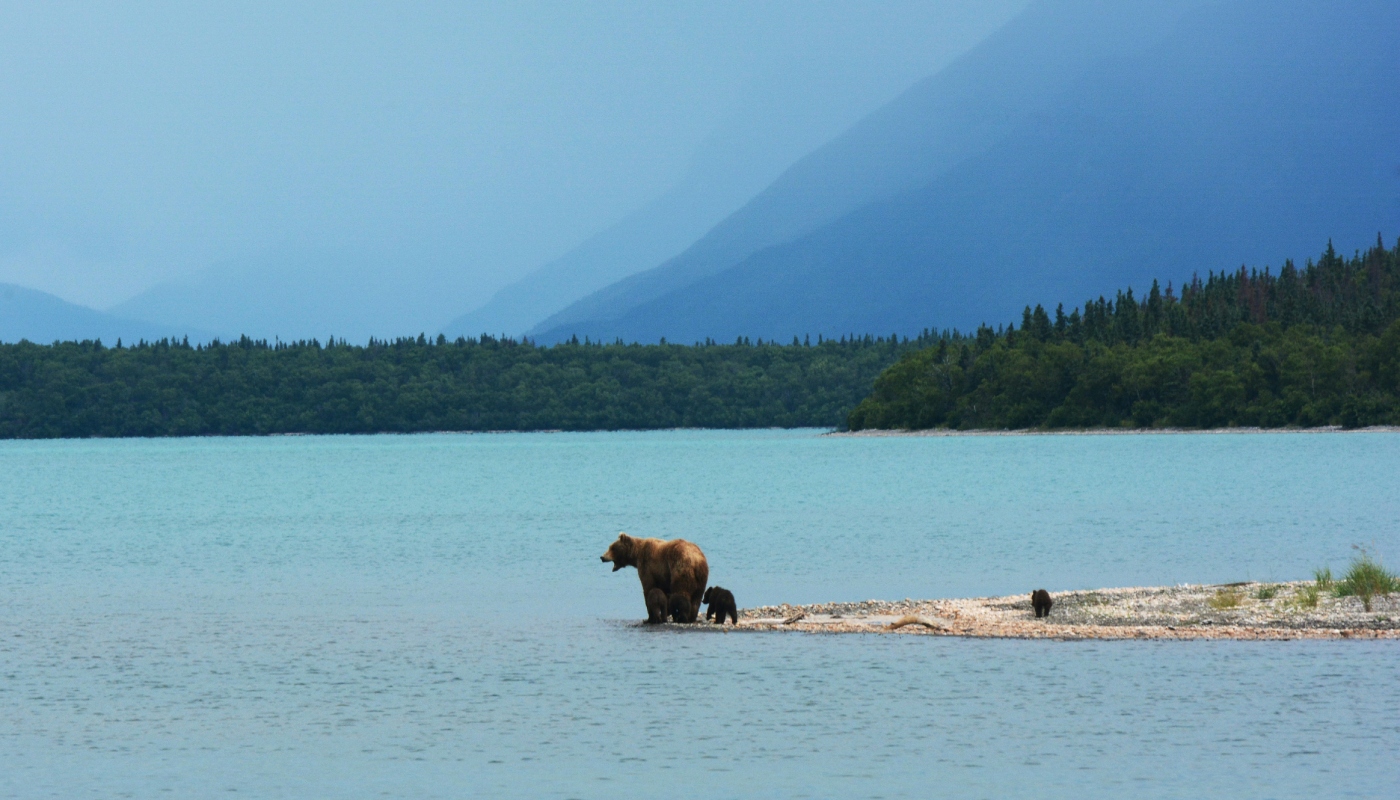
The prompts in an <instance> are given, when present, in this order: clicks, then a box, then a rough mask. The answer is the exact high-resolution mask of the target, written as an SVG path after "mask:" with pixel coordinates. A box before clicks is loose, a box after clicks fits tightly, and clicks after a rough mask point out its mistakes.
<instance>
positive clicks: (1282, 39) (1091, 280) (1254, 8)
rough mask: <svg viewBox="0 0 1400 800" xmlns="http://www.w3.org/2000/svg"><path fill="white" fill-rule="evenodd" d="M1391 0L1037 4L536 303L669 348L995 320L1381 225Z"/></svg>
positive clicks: (1394, 220) (1398, 134)
mask: <svg viewBox="0 0 1400 800" xmlns="http://www.w3.org/2000/svg"><path fill="white" fill-rule="evenodd" d="M1396 31H1400V5H1397V4H1394V3H1387V2H1375V1H1373V0H1372V1H1367V0H1361V1H1359V2H1338V3H1327V4H1318V3H1309V2H1274V1H1273V0H1269V1H1267V2H1266V1H1265V0H1229V1H1228V2H1214V3H1159V4H1120V3H1095V2H1082V1H1081V2H1042V3H1036V4H1034V5H1033V6H1032V7H1031V8H1030V9H1028V10H1027V11H1026V12H1025V13H1024V14H1023V15H1022V16H1021V17H1019V18H1018V19H1017V20H1015V21H1013V22H1012V23H1011V24H1009V25H1008V26H1006V28H1004V29H1003V30H1001V31H999V32H998V33H997V34H995V35H994V36H993V37H991V38H989V39H988V40H987V41H986V42H984V43H983V44H982V45H980V46H979V47H978V48H977V49H976V50H974V51H973V52H972V53H970V54H968V55H967V56H965V57H964V58H962V59H960V60H959V61H958V62H957V63H956V64H954V65H953V66H951V67H949V68H947V69H946V70H944V71H943V72H941V73H940V74H938V75H936V76H934V77H933V78H931V79H929V80H928V81H925V82H923V83H922V84H920V85H919V86H916V87H915V88H913V89H911V90H910V91H909V92H908V93H906V94H905V95H904V96H903V97H901V98H900V99H898V100H896V101H895V102H894V103H892V104H891V105H890V106H888V107H887V108H885V109H882V110H881V111H880V112H877V113H876V114H875V115H873V116H872V117H870V118H869V119H867V120H865V121H864V122H862V123H861V124H860V125H858V126H856V127H855V128H854V129H853V130H851V131H850V132H848V133H847V134H846V135H844V136H842V137H840V138H838V139H837V140H836V141H833V142H832V143H830V144H829V145H827V146H826V147H824V148H822V149H821V150H819V151H817V152H816V153H814V154H812V155H811V156H809V157H808V158H806V159H804V160H803V161H802V162H800V163H799V164H797V165H796V166H794V167H793V168H792V169H791V170H789V171H788V172H787V173H786V174H784V175H783V176H782V177H781V178H779V179H778V181H776V182H775V183H774V184H773V185H772V186H770V187H769V188H768V189H766V190H765V191H764V192H763V193H761V194H760V195H759V196H758V197H756V198H755V199H754V200H753V201H751V202H750V203H749V204H747V205H746V206H745V207H744V208H743V209H740V210H739V211H738V212H736V213H735V214H734V215H732V216H731V217H730V218H728V219H726V220H725V221H724V222H722V223H721V224H720V225H718V226H716V227H715V228H714V229H713V230H711V231H710V232H709V233H707V234H706V235H705V236H704V237H702V238H701V239H700V240H699V241H698V242H696V243H695V244H694V245H692V246H691V247H689V248H688V249H687V250H686V251H684V252H682V253H681V254H679V255H677V256H675V257H674V258H672V259H670V260H668V261H667V262H665V263H664V264H662V265H660V266H658V267H657V268H655V269H653V270H650V271H648V272H645V273H642V274H639V275H636V276H632V277H630V278H627V279H625V280H623V281H620V282H618V283H617V284H614V285H612V286H609V287H607V288H605V289H603V290H601V291H599V292H597V293H595V294H593V295H591V296H589V297H587V298H584V299H582V300H580V301H579V302H577V303H575V304H573V305H571V306H570V307H568V308H565V309H563V310H561V311H560V312H558V313H557V314H555V315H552V316H551V317H550V318H548V319H546V320H544V321H543V322H542V323H540V324H539V325H537V326H536V327H535V328H534V330H533V331H532V334H533V335H534V336H535V337H537V338H538V339H539V340H540V341H543V342H549V341H558V340H560V339H564V338H568V337H570V336H573V335H577V336H579V337H580V338H583V337H585V336H587V337H590V338H593V339H604V340H611V339H613V338H615V337H620V338H622V339H624V340H627V341H634V340H635V341H643V342H646V341H656V340H657V339H659V338H661V337H666V338H668V339H670V340H672V341H679V342H690V341H696V340H702V339H704V338H706V337H713V338H715V339H720V340H732V339H733V338H734V337H736V336H762V337H764V338H779V339H787V338H790V337H792V336H793V335H802V334H813V335H816V334H825V335H829V336H830V335H839V334H842V333H848V332H857V333H866V332H877V333H879V332H884V333H888V332H899V333H905V334H911V333H914V332H916V331H918V330H920V329H922V328H925V327H954V326H957V327H962V328H965V329H966V328H970V327H974V326H975V325H977V324H978V323H980V322H984V321H990V322H999V321H1012V320H1014V319H1016V318H1018V317H1019V310H1020V309H1021V308H1022V307H1023V306H1024V305H1025V304H1034V303H1037V302H1044V303H1050V304H1052V305H1053V304H1054V303H1056V302H1064V303H1065V304H1066V305H1067V306H1073V305H1075V304H1077V303H1080V302H1082V301H1083V300H1085V299H1087V298H1088V297H1091V296H1097V295H1099V294H1101V293H1104V292H1109V291H1112V290H1113V289H1115V288H1118V287H1122V286H1127V285H1130V284H1131V285H1136V286H1138V287H1139V288H1140V289H1145V288H1146V285H1147V284H1148V283H1149V282H1150V281H1151V279H1153V278H1155V277H1160V278H1163V279H1172V278H1175V279H1178V280H1181V279H1185V278H1188V277H1189V276H1190V274H1191V273H1192V272H1193V271H1199V272H1202V273H1204V272H1206V271H1207V270H1222V269H1232V268H1236V267H1238V266H1239V265H1240V264H1241V263H1248V264H1252V265H1255V266H1263V265H1265V264H1273V265H1275V266H1277V265H1279V264H1280V263H1281V262H1282V260H1283V259H1284V258H1287V257H1294V256H1296V257H1304V256H1305V255H1306V254H1309V253H1313V252H1316V251H1317V250H1318V249H1319V248H1321V247H1322V246H1323V245H1324V244H1325V243H1326V241H1327V240H1328V239H1329V238H1332V239H1335V240H1336V242H1337V244H1338V246H1339V247H1343V248H1352V247H1361V246H1364V245H1368V244H1370V243H1372V242H1374V240H1375V237H1376V234H1377V232H1379V231H1384V232H1386V233H1387V235H1395V234H1397V233H1400V103H1396V102H1395V98H1396V97H1400V48H1397V47H1395V46H1394V41H1393V40H1394V34H1395V32H1396Z"/></svg>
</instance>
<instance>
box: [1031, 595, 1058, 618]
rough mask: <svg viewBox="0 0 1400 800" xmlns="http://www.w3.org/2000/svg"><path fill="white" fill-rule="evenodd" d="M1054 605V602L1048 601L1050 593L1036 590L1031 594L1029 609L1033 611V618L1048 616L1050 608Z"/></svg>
mask: <svg viewBox="0 0 1400 800" xmlns="http://www.w3.org/2000/svg"><path fill="white" fill-rule="evenodd" d="M1053 605H1055V601H1054V600H1051V599H1050V593H1049V592H1047V591H1045V590H1044V589H1036V590H1035V591H1034V592H1031V607H1032V608H1034V609H1035V618H1036V619H1040V618H1041V617H1048V616H1050V606H1053Z"/></svg>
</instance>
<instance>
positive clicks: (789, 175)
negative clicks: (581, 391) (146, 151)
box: [532, 0, 1201, 338]
mask: <svg viewBox="0 0 1400 800" xmlns="http://www.w3.org/2000/svg"><path fill="white" fill-rule="evenodd" d="M1200 1H1201V0H1195V2H1192V0H1186V1H1185V2H1181V1H1177V2H1168V1H1166V0H1147V1H1146V2H1141V3H1133V4H1123V3H1105V2H1084V1H1083V0H1075V1H1073V2H1065V1H1064V0H1043V1H1042V2H1038V3H1035V4H1033V5H1031V6H1030V7H1028V8H1027V10H1026V11H1024V12H1023V13H1022V14H1020V15H1019V16H1017V17H1016V18H1015V19H1014V20H1013V21H1012V22H1011V23H1009V24H1008V25H1006V26H1005V27H1004V28H1002V29H1001V30H999V31H998V32H996V33H995V34H993V35H992V36H990V37H989V38H987V39H986V40H984V41H983V42H982V43H981V44H979V45H978V46H977V47H975V48H974V49H973V50H972V51H970V52H969V53H968V54H966V55H964V56H963V57H961V58H959V59H958V60H957V61H956V62H954V63H953V64H952V65H951V66H949V67H948V68H947V69H944V70H942V71H940V72H939V73H937V74H936V75H934V76H932V77H930V78H928V79H925V80H924V81H921V82H920V83H919V84H917V85H915V86H914V87H913V88H911V89H909V90H908V91H907V92H905V93H904V94H903V95H902V96H900V97H899V98H897V99H896V100H895V101H894V102H892V103H890V104H889V105H887V106H885V107H884V108H882V109H880V110H879V111H877V112H876V113H874V114H872V115H870V116H869V117H867V118H866V119H865V120H863V121H861V122H860V123H859V124H857V125H856V126H854V127H853V128H852V129H851V130H849V131H847V132H846V133H845V134H843V135H841V136H840V137H837V138H836V139H835V140H833V141H832V142H830V143H828V144H827V145H825V146H823V147H821V148H819V149H818V150H817V151H815V152H814V153H812V154H811V155H809V156H807V157H806V158H803V159H802V160H801V161H799V162H798V163H797V164H795V165H794V166H793V167H792V168H790V169H789V170H787V171H786V172H785V173H784V174H783V175H782V176H781V177H780V178H779V179H778V180H777V181H775V182H774V183H773V184H772V185H771V186H769V187H768V188H767V189H766V190H764V191H763V192H762V193H760V194H759V195H758V196H757V197H755V198H754V199H753V200H752V201H750V202H749V203H748V204H747V205H745V206H744V208H742V209H740V210H739V211H738V212H736V213H735V214H733V215H732V216H730V217H729V218H727V219H725V220H724V221H723V222H721V223H720V224H719V225H717V226H716V227H715V228H714V229H713V230H711V231H710V232H709V233H708V234H706V235H705V236H704V238H702V239H700V240H699V241H698V242H696V243H695V244H694V245H693V246H691V247H690V248H688V249H687V250H686V251H685V252H683V253H681V254H679V255H677V256H676V257H674V258H672V259H670V260H669V261H667V262H665V263H664V264H661V265H660V266H658V267H656V268H655V269H652V270H649V271H647V272H643V273H641V274H638V275H634V276H632V277H630V278H627V279H625V280H622V281H620V282H618V283H616V284H614V285H612V286H609V287H607V288H604V289H602V290H600V291H598V292H597V293H595V294H593V295H590V296H589V297H585V298H584V299H582V300H580V301H579V302H577V303H575V304H573V305H571V306H569V307H568V308H566V309H564V310H562V311H560V312H559V313H557V314H554V315H553V316H551V317H549V318H548V319H546V320H544V321H543V322H541V323H540V324H539V325H537V326H536V327H535V328H534V330H533V331H532V332H533V333H534V334H536V335H541V334H543V335H545V337H546V338H549V337H551V336H554V337H558V336H559V335H561V334H562V336H564V337H567V336H568V335H569V334H570V333H572V332H573V331H574V330H575V329H577V330H579V331H582V330H584V329H586V328H587V327H588V326H590V325H591V326H593V327H597V326H596V325H595V323H598V322H601V321H606V320H609V319H619V318H621V317H622V316H623V315H624V314H626V313H627V312H628V310H629V309H631V308H633V307H636V306H638V305H640V304H643V303H646V302H648V301H651V300H654V299H656V298H658V297H661V296H663V295H665V294H666V293H668V292H671V291H674V290H676V289H680V288H682V287H685V286H688V285H690V284H691V283H693V282H695V281H697V280H700V279H703V278H705V277H707V276H710V275H714V274H716V273H719V272H721V271H723V270H725V269H728V268H729V267H732V266H734V265H735V264H737V263H739V262H740V261H742V260H743V259H745V258H747V257H748V256H750V255H752V254H753V253H755V252H757V251H759V250H761V249H763V248H766V247H770V246H773V245H776V244H780V243H783V242H787V241H791V240H793V239H796V238H798V237H800V236H802V235H805V234H807V233H809V232H811V231H812V230H814V229H816V228H817V227H819V226H821V225H823V224H825V223H827V222H830V221H832V220H835V219H837V218H839V217H840V216H842V215H843V214H846V213H849V212H850V211H852V210H854V209H856V208H859V207H860V206H862V205H864V204H866V203H869V202H871V201H874V200H878V199H881V198H886V197H889V196H891V195H894V194H896V193H898V192H900V191H903V190H907V189H910V188H913V187H916V186H920V185H923V184H925V183H927V182H928V181H930V180H932V179H933V178H935V177H937V176H938V175H940V174H943V173H945V172H947V171H948V170H950V169H952V168H954V167H956V166H957V165H958V164H960V163H962V162H963V161H965V160H966V159H968V158H970V157H972V156H975V155H976V154H978V153H982V152H985V151H986V150H987V149H988V148H990V147H992V146H993V145H995V144H996V142H998V141H1000V140H1001V139H1002V138H1004V137H1005V136H1007V135H1009V134H1010V133H1011V132H1012V131H1013V130H1015V128H1016V126H1017V125H1018V124H1019V123H1020V122H1021V121H1022V120H1024V119H1026V118H1028V117H1030V116H1031V115H1033V114H1035V113H1036V112H1037V111H1038V110H1041V109H1044V108H1045V107H1046V106H1047V104H1048V103H1050V102H1052V101H1053V100H1054V99H1055V98H1056V97H1057V95H1058V94H1059V93H1060V92H1061V91H1062V90H1063V88H1064V87H1065V86H1067V85H1068V84H1069V83H1070V82H1071V81H1073V80H1074V79H1075V78H1076V77H1078V76H1079V75H1081V74H1082V73H1083V72H1084V70H1086V69H1088V68H1090V67H1091V66H1092V65H1093V64H1094V63H1096V62H1097V61H1099V60H1101V59H1103V58H1104V57H1106V56H1108V55H1112V54H1115V53H1127V52H1130V51H1131V49H1132V48H1134V47H1139V46H1141V45H1142V44H1143V43H1144V42H1150V41H1151V40H1152V39H1153V38H1154V37H1157V36H1160V35H1162V34H1164V33H1165V32H1166V31H1167V30H1169V29H1170V25H1171V23H1172V22H1173V21H1174V20H1175V19H1177V18H1179V17H1180V16H1181V14H1183V13H1184V12H1185V11H1186V9H1188V8H1190V7H1192V6H1193V5H1199V4H1200ZM585 322H586V323H588V325H585V326H584V327H579V324H580V323H585ZM604 327H606V326H604Z"/></svg>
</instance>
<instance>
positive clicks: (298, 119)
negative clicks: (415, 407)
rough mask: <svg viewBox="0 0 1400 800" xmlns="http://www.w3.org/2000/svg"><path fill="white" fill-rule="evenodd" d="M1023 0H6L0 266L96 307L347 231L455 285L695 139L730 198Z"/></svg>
mask: <svg viewBox="0 0 1400 800" xmlns="http://www.w3.org/2000/svg"><path fill="white" fill-rule="evenodd" d="M1023 5H1024V2H1023V1H1022V0H1014V1H1012V2H1002V1H1001V0H990V1H989V0H981V1H979V2H965V3H951V2H927V1H925V2H888V3H879V4H857V3H841V4H834V3H833V4H824V3H813V2H802V3H796V2H792V3H754V2H735V3H706V4H690V5H681V4H675V3H586V4H585V3H568V4H564V3H539V4H529V3H521V2H510V3H500V4H460V3H451V4H438V5H435V4H429V3H414V4H389V3H384V4H347V3H336V4H329V3H325V4H320V3H310V2H298V3H263V4H257V3H238V4H190V3H141V4H120V5H119V4H102V3H61V2H55V3H43V4H38V3H24V2H17V3H3V4H0V282H12V283H18V284H22V285H25V286H30V287H33V288H37V289H42V290H45V291H49V292H52V293H55V294H57V295H59V296H61V297H63V298H65V299H68V300H72V301H74V302H80V303H84V304H88V305H92V306H94V307H98V308H104V307H108V306H111V305H113V304H115V303H118V302H120V301H122V300H125V299H127V298H129V297H131V296H132V295H134V294H137V293H138V292H141V291H143V290H145V289H147V288H149V287H150V286H152V285H154V284H157V283H159V282H161V281H165V280H169V279H177V278H181V277H183V276H189V275H192V274H195V273H198V272H199V271H200V270H205V269H208V268H210V267H211V266H213V265H216V264H220V263H227V262H231V261H232V262H236V261H237V260H239V259H246V258H249V257H253V256H255V255H256V254H257V253H260V252H265V251H267V250H269V249H277V248H293V249H295V250H297V251H314V250H317V249H320V248H325V249H330V250H337V251H343V250H346V249H349V250H354V251H357V252H363V253H369V254H372V255H374V254H377V255H378V256H385V255H386V254H392V258H388V257H386V258H384V259H382V263H384V264H386V265H388V266H386V267H384V268H385V269H392V270H393V271H394V275H395V280H396V281H397V282H399V283H401V284H402V285H404V286H417V287H420V288H421V287H423V286H436V287H438V292H439V293H440V294H448V295H450V296H451V298H452V302H453V303H456V304H457V305H459V306H460V311H466V310H468V309H469V308H470V307H471V306H473V305H474V304H478V303H480V302H482V301H484V300H485V299H486V298H487V297H489V295H490V294H491V292H493V291H494V290H495V289H497V288H499V287H500V286H501V285H503V284H504V283H506V282H508V281H510V280H512V279H514V278H516V277H518V276H520V275H521V274H523V273H524V272H526V271H528V270H530V269H532V268H534V267H536V266H538V265H539V264H540V263H542V262H544V261H546V260H548V259H549V258H552V257H555V256H557V255H559V254H560V253H562V252H564V251H566V250H568V249H569V248H570V247H572V246H574V245H575V244H577V243H578V242H579V241H581V240H583V239H584V238H586V237H587V236H588V235H590V234H591V233H593V232H595V231H597V230H599V229H600V228H602V227H604V226H606V225H607V224H609V223H611V222H613V221H616V220H617V219H619V218H621V217H622V216H623V215H625V214H626V213H628V212H629V211H631V210H633V209H635V208H637V207H638V206H640V205H642V204H644V203H646V202H647V201H648V200H649V199H651V198H653V197H655V196H656V195H658V194H659V193H661V192H663V191H665V190H666V189H667V188H668V187H669V186H671V185H672V184H673V183H675V182H676V181H677V180H680V179H681V178H682V176H684V175H685V173H686V170H687V168H688V167H691V166H693V165H694V164H695V163H696V162H695V160H696V158H697V157H700V158H708V159H710V161H712V162H714V163H715V164H716V165H718V166H716V167H715V169H716V171H717V172H718V173H722V177H723V179H724V180H725V181H727V182H728V183H727V184H726V186H727V187H728V191H730V192H731V193H732V194H733V195H734V196H735V198H736V202H738V201H740V200H742V199H743V198H742V195H744V194H745V193H751V192H752V191H756V190H757V189H758V188H761V187H762V186H763V185H764V184H766V183H767V181H769V180H771V179H772V178H773V177H774V176H776V175H777V174H778V172H780V171H781V170H782V168H784V167H785V166H787V165H788V164H789V163H791V162H792V161H793V160H794V159H796V158H798V157H800V156H801V155H802V154H804V153H805V152H807V151H808V150H810V149H812V148H814V147H816V146H818V145H820V144H821V143H822V142H823V141H825V140H826V139H828V138H830V137H831V136H832V135H834V134H836V133H838V132H839V131H840V130H842V129H843V128H844V127H846V126H847V125H849V124H851V123H852V122H854V121H855V120H857V119H858V118H860V117H861V116H862V115H864V114H865V113H867V112H869V111H870V110H873V109H874V108H876V107H878V106H879V105H881V104H882V103H884V102H886V101H888V100H889V99H891V98H892V97H894V96H895V95H896V94H897V93H898V92H899V91H901V90H902V89H904V88H905V87H907V86H908V85H910V84H911V83H913V82H914V81H916V80H918V79H919V78H921V77H923V76H925V75H927V74H929V73H931V72H933V71H935V70H936V69H938V68H939V67H940V66H942V65H944V64H946V63H947V62H948V61H949V60H951V59H952V58H953V57H955V56H956V55H958V54H959V53H961V52H963V51H965V50H966V49H967V48H969V47H971V46H972V45H973V44H975V43H976V42H977V41H978V40H979V39H981V38H982V37H983V36H985V35H986V34H988V33H990V32H991V31H992V30H994V29H995V28H996V27H997V26H999V25H1000V24H1002V23H1003V22H1005V21H1006V20H1007V19H1009V18H1010V17H1011V16H1013V15H1014V14H1015V12H1017V11H1018V10H1020V8H1021V7H1022V6H1023ZM707 148H708V149H709V151H714V150H719V151H722V152H720V153H718V155H716V154H715V153H714V152H709V153H708V154H707ZM351 278H352V279H353V276H351ZM438 321H440V320H438Z"/></svg>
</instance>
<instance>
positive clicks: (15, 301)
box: [0, 283, 211, 346]
mask: <svg viewBox="0 0 1400 800" xmlns="http://www.w3.org/2000/svg"><path fill="white" fill-rule="evenodd" d="M184 336H189V337H190V338H191V339H193V340H196V341H198V340H207V339H209V338H211V337H210V334H208V333H206V332H204V331H202V330H200V329H198V328H194V329H180V328H173V327H169V326H165V325H158V324H156V323H152V322H142V321H140V320H134V319H125V318H123V317H119V316H115V315H113V314H105V313H103V312H101V311H96V310H94V309H91V308H88V307H86V306H80V305H78V304H76V303H69V302H68V301H66V300H63V299H62V298H58V297H54V296H53V295H51V294H49V293H48V292H41V291H39V290H37V289H27V288H25V287H23V286H16V285H14V284H12V283H0V342H18V341H21V340H26V339H27V340H29V341H31V342H34V343H35V344H50V343H52V342H61V341H74V340H78V341H81V340H83V339H98V340H100V341H102V342H103V343H105V344H107V345H109V346H110V345H114V344H116V343H117V341H118V340H120V339H124V340H125V343H126V344H134V343H136V342H138V341H140V340H142V339H144V340H146V341H148V342H153V341H156V340H158V339H180V338H183V337H184Z"/></svg>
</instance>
